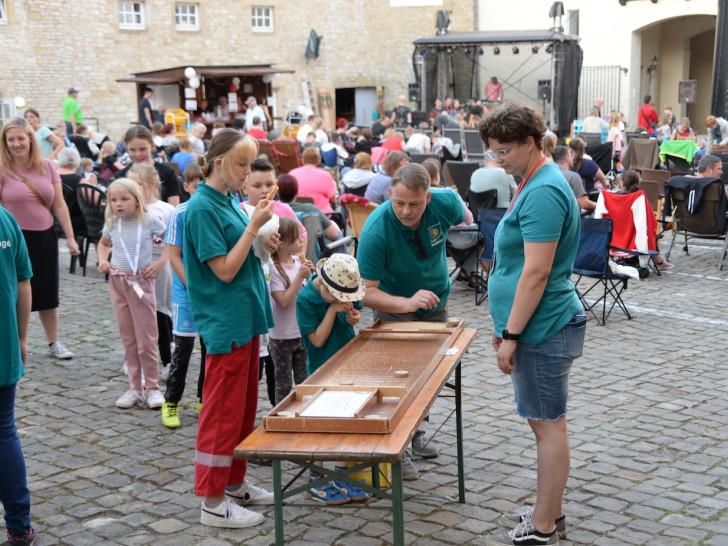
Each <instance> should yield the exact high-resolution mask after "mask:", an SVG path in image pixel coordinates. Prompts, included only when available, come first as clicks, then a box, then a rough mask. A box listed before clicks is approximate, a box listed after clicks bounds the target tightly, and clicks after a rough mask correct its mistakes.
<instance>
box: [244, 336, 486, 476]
mask: <svg viewBox="0 0 728 546" xmlns="http://www.w3.org/2000/svg"><path fill="white" fill-rule="evenodd" d="M475 334H476V330H474V329H472V328H465V329H463V330H462V331H461V332H460V335H459V336H458V337H457V338H456V339H455V340H454V341H453V343H452V345H451V346H452V347H456V348H457V349H458V352H457V353H456V354H454V355H452V356H445V357H443V358H442V359H441V360H440V362H439V364H438V366H437V367H436V368H435V370H434V371H433V372H432V375H431V376H430V379H429V380H428V381H427V382H426V383H425V384H424V385H423V387H422V389H420V391H419V392H418V394H417V396H416V397H415V399H414V400H413V401H412V403H411V404H410V406H409V409H408V410H407V412H406V413H405V414H404V415H403V417H402V418H401V419H400V421H399V423H398V424H397V426H396V427H395V428H394V430H393V431H392V432H391V433H390V434H351V433H349V434H346V433H337V434H327V433H300V432H298V433H292V432H267V431H266V430H265V429H264V428H263V427H262V426H260V427H258V428H257V429H256V430H255V431H253V433H252V434H251V435H250V436H248V437H247V438H246V439H245V440H243V441H242V442H241V443H240V444H239V445H238V446H237V447H236V448H235V457H236V458H238V459H284V460H308V461H336V460H342V461H360V462H393V461H398V460H400V459H401V458H402V455H403V454H404V450H405V448H406V447H407V446H408V445H409V442H410V441H411V439H412V436H413V435H414V432H415V430H416V429H417V426H418V425H419V424H420V422H421V421H422V419H423V418H424V417H425V415H427V413H428V411H429V409H430V407H431V406H432V404H433V403H434V401H435V399H436V397H437V394H438V393H439V392H440V390H441V389H442V387H443V386H444V385H445V383H446V382H447V380H448V378H449V377H450V374H451V373H452V371H453V370H454V369H455V366H456V365H457V364H458V362H460V360H461V359H462V357H463V355H464V354H465V351H466V350H467V349H468V347H470V344H471V343H472V342H473V339H474V338H475Z"/></svg>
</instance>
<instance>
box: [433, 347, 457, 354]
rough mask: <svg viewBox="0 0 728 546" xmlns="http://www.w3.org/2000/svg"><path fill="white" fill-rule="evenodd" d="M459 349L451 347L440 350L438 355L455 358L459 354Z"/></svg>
mask: <svg viewBox="0 0 728 546" xmlns="http://www.w3.org/2000/svg"><path fill="white" fill-rule="evenodd" d="M458 350H459V349H458V348H457V347H451V348H449V349H440V352H439V353H437V354H439V355H442V356H454V355H456V354H458Z"/></svg>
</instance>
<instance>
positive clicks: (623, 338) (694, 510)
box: [0, 245, 728, 546]
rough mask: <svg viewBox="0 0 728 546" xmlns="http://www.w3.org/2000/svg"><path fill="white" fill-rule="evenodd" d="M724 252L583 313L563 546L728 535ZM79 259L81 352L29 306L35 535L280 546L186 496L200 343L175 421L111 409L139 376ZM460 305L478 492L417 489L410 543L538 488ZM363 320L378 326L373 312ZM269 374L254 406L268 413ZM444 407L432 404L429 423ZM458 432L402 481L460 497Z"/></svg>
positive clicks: (54, 539)
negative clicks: (49, 341) (63, 352)
mask: <svg viewBox="0 0 728 546" xmlns="http://www.w3.org/2000/svg"><path fill="white" fill-rule="evenodd" d="M719 252H720V251H719V247H718V246H716V245H711V246H691V253H690V255H689V256H688V255H686V254H685V253H684V252H682V250H681V249H680V248H679V245H678V246H677V247H676V248H675V250H674V251H673V255H672V256H671V261H673V262H674V264H675V267H674V268H673V269H672V270H670V271H668V272H665V273H664V274H663V276H662V277H659V278H658V277H656V276H654V275H651V276H650V277H649V278H648V279H647V280H645V281H641V282H637V281H630V283H629V288H628V290H627V291H626V292H625V294H624V297H625V300H626V302H627V304H628V306H629V309H630V311H631V312H632V314H633V317H634V318H633V319H632V320H626V318H625V317H624V316H623V315H621V314H619V313H618V312H617V311H615V314H614V315H613V316H612V319H611V320H610V321H609V322H608V324H607V326H605V327H601V326H598V325H597V324H596V322H595V321H594V320H590V321H589V323H588V327H587V339H586V346H585V351H584V356H583V357H582V358H581V359H579V360H578V361H576V363H575V366H574V369H573V373H572V376H571V379H572V381H571V398H570V404H569V408H570V411H569V430H570V436H571V448H572V451H571V467H572V471H571V477H570V479H569V483H568V489H567V492H566V504H565V511H566V514H567V519H568V525H569V540H567V541H562V542H561V543H562V544H565V545H570V544H596V545H616V544H652V545H661V546H665V545H672V544H709V545H714V546H725V545H727V544H728V465H727V464H726V459H727V458H728V426H727V425H726V421H728V364H727V361H728V357H727V356H726V353H727V351H728V328H726V327H727V326H728V317H727V316H726V311H727V310H728V305H726V304H727V303H728V297H727V296H726V294H727V292H728V282H727V281H728V270H727V271H722V272H721V271H718V270H717V268H716V267H715V264H716V263H717V260H718V254H719ZM68 259H69V258H68V255H67V253H66V254H62V255H61V265H62V268H63V271H62V274H61V309H60V317H61V326H60V328H61V338H62V340H63V341H64V342H65V343H66V345H67V346H68V347H69V348H70V349H71V350H72V351H74V353H75V358H73V359H72V360H69V361H56V360H53V359H52V358H51V357H49V356H48V354H47V350H46V346H45V341H44V338H43V334H42V329H41V328H40V323H39V321H38V318H37V315H36V316H33V317H32V319H31V330H30V339H29V349H30V355H29V363H28V366H27V376H26V377H25V378H24V379H23V380H22V381H21V383H20V386H19V389H18V400H17V422H18V428H19V429H20V435H21V438H22V443H23V449H24V451H25V456H26V461H27V465H28V477H29V484H30V488H31V491H32V517H33V522H34V526H35V528H36V530H37V531H38V532H39V533H40V534H41V537H40V539H39V540H38V544H39V545H46V544H74V545H85V544H94V545H100V544H128V545H134V544H151V543H153V544H155V545H167V544H168V545H175V546H176V545H188V544H203V545H205V546H212V545H221V544H240V543H245V544H253V545H262V544H272V543H273V514H272V508H271V509H262V508H256V510H262V511H264V512H265V513H266V515H267V516H268V519H267V521H266V522H265V523H264V524H263V525H261V526H259V527H256V528H253V529H243V530H219V529H212V528H207V527H203V526H202V525H200V523H199V514H200V499H198V498H196V497H195V496H194V495H193V493H192V489H193V477H194V465H193V460H194V445H195V435H196V431H197V416H196V413H195V398H194V396H195V391H196V388H195V386H196V378H197V371H198V369H199V368H198V367H199V363H198V362H199V355H198V354H197V353H196V354H195V355H194V356H193V364H192V366H191V371H190V377H189V378H190V379H191V380H192V381H191V384H190V385H188V388H187V391H186V393H185V396H184V399H183V406H184V407H183V408H182V411H181V416H182V427H181V428H179V429H177V430H170V429H167V428H165V427H163V426H162V424H161V420H160V414H159V412H158V411H152V410H148V409H134V410H128V411H124V410H119V409H117V408H116V407H114V401H115V400H116V398H117V397H118V396H119V395H120V394H122V393H123V392H124V391H126V389H127V388H128V381H127V379H126V377H125V376H124V375H123V374H122V373H121V366H122V363H123V356H122V355H123V352H122V347H121V342H120V341H119V338H118V333H117V329H116V323H115V321H114V317H113V313H112V309H111V303H110V301H109V296H108V292H107V290H106V284H105V282H104V279H103V277H102V276H101V275H100V274H98V273H97V272H96V271H91V270H89V272H88V275H87V276H86V277H82V276H81V274H80V272H78V273H77V274H76V275H69V274H68V273H67V271H68ZM93 260H94V258H90V260H89V261H90V262H93ZM450 311H451V315H452V316H457V317H462V318H463V319H465V320H466V323H467V325H468V326H471V327H475V328H478V329H479V335H478V338H477V340H476V342H475V344H474V345H473V347H472V349H471V351H470V353H469V354H468V355H467V356H466V358H464V360H463V382H464V391H463V400H464V411H465V417H464V428H465V455H466V460H465V465H466V473H467V475H466V487H467V503H466V504H458V503H455V502H446V501H442V500H433V499H425V498H419V499H412V500H408V501H407V502H406V504H405V509H406V516H405V520H406V529H407V541H408V543H411V544H417V545H427V544H483V542H484V538H483V537H484V535H485V534H487V533H489V532H492V531H493V530H495V529H497V527H498V526H497V520H498V517H499V515H500V513H501V512H502V511H508V510H512V509H513V508H515V507H518V506H521V505H524V504H527V503H529V502H532V501H533V499H534V491H535V475H536V474H535V470H536V469H535V445H534V440H533V437H532V435H531V434H530V430H529V428H528V426H527V425H526V424H525V423H524V422H523V421H521V420H520V419H519V418H518V417H517V416H516V414H515V413H514V406H513V403H512V398H513V393H512V388H511V384H510V379H509V378H508V377H506V376H504V375H502V374H501V373H500V372H499V371H498V369H497V367H496V366H495V356H494V351H493V349H492V348H491V346H490V332H491V329H492V324H491V321H490V317H489V315H488V304H487V300H486V302H485V303H484V304H483V305H481V306H479V307H475V305H474V304H473V293H472V292H470V291H467V290H464V289H462V288H459V287H455V288H454V289H453V294H452V296H451V299H450ZM364 316H365V323H369V322H371V313H370V312H368V311H367V312H365V313H364ZM261 386H262V388H261V391H260V393H261V396H260V403H259V416H262V415H264V414H265V413H266V412H267V411H268V410H269V409H270V404H269V403H268V401H267V397H266V396H265V387H264V385H261ZM449 407H450V405H449V404H446V403H445V402H444V401H438V402H437V403H436V405H435V407H434V409H433V411H432V414H431V415H432V426H431V427H430V430H431V431H433V430H435V429H436V428H437V427H439V426H440V425H442V424H443V421H444V420H445V417H446V416H447V414H448V412H449V409H448V408H449ZM453 427H454V424H453V423H452V422H447V423H445V424H444V426H443V427H442V429H441V430H440V431H439V432H438V433H437V434H436V437H435V439H434V442H435V443H436V445H438V446H439V448H440V451H441V455H440V457H439V458H437V459H434V460H430V461H427V462H425V461H417V462H416V464H417V467H418V469H419V471H420V476H421V477H420V479H419V480H418V481H416V482H407V483H406V488H407V489H408V490H409V491H411V492H420V493H427V494H438V495H450V496H452V497H455V496H456V494H457V481H456V463H455V435H454V428H453ZM0 471H2V470H1V469H0ZM249 476H250V479H251V481H253V482H255V483H258V484H261V485H263V486H264V487H267V488H269V489H270V487H271V481H272V480H271V471H270V468H268V467H261V466H251V467H250V472H249ZM377 504H382V503H381V502H379V503H377ZM284 517H285V520H286V540H287V543H288V544H342V545H367V546H369V545H379V544H389V543H391V542H392V532H391V515H390V514H389V512H388V511H381V510H373V509H371V508H368V507H359V508H354V509H352V508H345V509H331V508H325V507H321V506H318V505H317V506H312V507H311V508H298V507H291V508H286V509H285V510H284Z"/></svg>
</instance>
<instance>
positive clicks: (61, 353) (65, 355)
mask: <svg viewBox="0 0 728 546" xmlns="http://www.w3.org/2000/svg"><path fill="white" fill-rule="evenodd" d="M48 353H49V354H50V355H51V356H54V357H56V358H58V359H60V360H68V359H69V358H73V353H72V352H71V351H69V350H68V349H66V347H64V345H63V343H61V342H60V341H58V340H56V341H54V342H53V343H49V344H48Z"/></svg>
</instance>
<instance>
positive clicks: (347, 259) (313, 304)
mask: <svg viewBox="0 0 728 546" xmlns="http://www.w3.org/2000/svg"><path fill="white" fill-rule="evenodd" d="M365 292H366V288H365V286H364V281H363V280H362V278H361V276H360V275H359V264H358V263H357V261H356V259H355V258H354V257H353V256H349V255H348V254H334V255H333V256H331V257H330V258H322V259H321V260H319V261H318V263H317V264H316V274H315V275H314V276H313V277H311V279H310V281H309V282H308V284H306V286H304V287H303V288H302V289H301V291H300V292H299V293H298V297H297V298H296V318H297V319H298V328H299V330H300V331H301V337H303V343H304V345H305V346H306V351H307V353H308V366H307V367H308V373H309V375H310V374H312V373H313V372H314V371H316V370H317V369H318V368H320V367H321V365H322V364H324V362H326V361H327V360H328V359H329V358H331V357H332V356H333V355H334V354H335V353H336V352H337V351H338V350H339V349H341V348H342V347H343V346H344V345H346V344H347V343H348V342H349V341H351V340H352V339H353V338H354V336H355V335H356V334H355V333H354V325H355V324H357V323H358V322H359V320H360V319H361V313H360V312H359V310H360V309H361V308H362V305H361V299H362V298H363V297H364V293H365ZM334 464H335V468H336V470H339V471H344V470H346V467H347V464H346V462H336V463H334ZM321 478H323V474H321V473H319V472H316V471H313V470H312V471H311V476H310V480H309V481H311V482H313V481H314V480H319V479H321ZM304 497H306V498H307V499H309V500H315V501H317V502H321V503H323V504H345V503H347V502H351V501H360V500H361V501H363V500H367V499H368V498H369V495H367V493H366V492H364V491H363V490H361V489H360V488H358V487H356V486H352V485H351V484H348V483H345V482H340V481H331V482H327V483H324V484H323V485H320V486H318V487H311V488H309V489H308V490H307V491H306V492H304Z"/></svg>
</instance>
